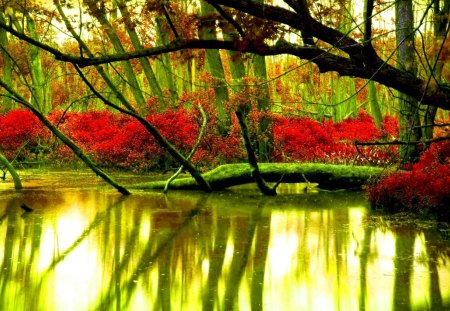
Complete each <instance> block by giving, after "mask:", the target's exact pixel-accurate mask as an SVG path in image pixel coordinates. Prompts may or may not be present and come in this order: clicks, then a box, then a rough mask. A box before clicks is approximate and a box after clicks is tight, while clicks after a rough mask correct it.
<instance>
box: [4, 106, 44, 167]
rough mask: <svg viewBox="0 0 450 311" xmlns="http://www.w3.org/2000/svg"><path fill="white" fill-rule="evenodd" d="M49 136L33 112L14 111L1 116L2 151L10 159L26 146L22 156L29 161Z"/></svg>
mask: <svg viewBox="0 0 450 311" xmlns="http://www.w3.org/2000/svg"><path fill="white" fill-rule="evenodd" d="M47 135H48V132H47V131H45V130H44V129H43V128H42V125H41V123H40V121H39V120H38V118H37V117H36V116H35V115H33V113H32V112H31V111H28V110H13V111H10V112H8V113H7V114H6V115H0V150H1V151H2V152H3V153H4V154H5V155H6V156H7V157H8V158H10V159H12V158H14V157H15V156H16V152H17V151H18V150H19V149H20V148H21V147H25V145H26V148H24V149H23V150H22V154H21V156H22V157H24V158H25V159H29V158H30V157H31V156H33V154H34V153H35V152H37V150H35V149H36V147H37V146H38V143H39V142H40V140H42V139H43V138H45V137H46V136H47ZM34 156H35V154H34Z"/></svg>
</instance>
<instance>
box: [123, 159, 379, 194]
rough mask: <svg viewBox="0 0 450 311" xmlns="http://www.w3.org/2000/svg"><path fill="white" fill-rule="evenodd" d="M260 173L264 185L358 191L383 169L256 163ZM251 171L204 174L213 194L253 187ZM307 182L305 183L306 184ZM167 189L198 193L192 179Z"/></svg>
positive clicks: (221, 169) (237, 168)
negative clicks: (281, 184)
mask: <svg viewBox="0 0 450 311" xmlns="http://www.w3.org/2000/svg"><path fill="white" fill-rule="evenodd" d="M258 165H259V169H260V171H261V174H262V176H263V177H264V179H265V180H266V181H267V182H278V181H279V180H280V179H282V182H284V183H300V182H311V183H318V184H319V188H321V189H328V190H335V189H355V188H356V189H360V188H361V187H362V186H363V185H365V184H367V183H368V182H369V181H370V180H371V179H372V178H376V177H378V176H380V175H381V174H382V173H383V172H384V171H385V169H383V168H380V167H371V166H350V165H334V164H320V163H259V164H258ZM251 171H252V170H251V167H250V165H249V164H247V163H239V164H225V165H221V166H218V167H217V168H215V169H213V170H211V171H209V172H206V173H204V174H203V177H204V178H205V180H206V181H207V182H208V183H209V184H210V185H211V188H212V189H213V190H216V191H217V190H223V189H225V188H228V187H231V186H237V185H242V184H248V183H253V182H254V179H253V177H252V175H251ZM305 178H306V180H305ZM165 184H166V181H165V180H161V181H152V182H147V183H140V184H136V185H132V186H130V188H132V189H141V190H145V189H164V186H165ZM170 189H178V190H182V189H184V190H199V189H201V188H200V187H199V186H198V185H197V183H196V182H195V180H194V179H193V178H191V177H185V178H180V179H176V180H174V181H172V183H171V184H170Z"/></svg>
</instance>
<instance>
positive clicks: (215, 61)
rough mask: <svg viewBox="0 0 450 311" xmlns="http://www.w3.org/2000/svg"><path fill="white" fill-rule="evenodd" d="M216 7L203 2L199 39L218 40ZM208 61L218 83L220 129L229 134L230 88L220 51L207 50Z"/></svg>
mask: <svg viewBox="0 0 450 311" xmlns="http://www.w3.org/2000/svg"><path fill="white" fill-rule="evenodd" d="M214 13H215V10H214V7H212V6H211V5H210V4H208V3H206V2H204V1H202V2H201V9H200V18H201V23H200V27H199V30H198V32H199V37H200V39H204V40H216V39H217V34H216V25H215V20H216V19H215V16H214V15H213V14H214ZM206 59H207V64H208V68H209V72H210V73H211V75H212V76H213V78H214V79H216V81H215V82H214V84H215V85H214V93H215V97H216V105H217V115H218V119H219V128H220V132H221V133H222V134H226V133H228V131H229V129H230V124H231V121H230V115H229V113H228V112H227V110H226V109H225V106H224V104H225V102H227V101H228V100H229V97H228V88H227V85H226V84H225V71H224V69H223V65H222V59H221V58H220V53H219V51H218V50H209V49H208V50H206Z"/></svg>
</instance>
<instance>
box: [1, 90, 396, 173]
mask: <svg viewBox="0 0 450 311" xmlns="http://www.w3.org/2000/svg"><path fill="white" fill-rule="evenodd" d="M210 95H211V94H210V92H209V91H202V92H196V93H190V94H186V95H184V96H183V97H182V100H180V103H179V107H178V109H176V110H170V109H169V110H167V111H164V112H158V111H156V110H155V111H153V112H152V113H151V114H149V115H148V116H147V117H146V119H147V120H148V121H149V122H150V123H151V124H153V125H154V126H155V127H156V128H157V129H158V130H159V131H160V132H161V134H162V135H163V136H164V137H166V138H167V140H168V141H169V142H170V143H171V144H173V145H174V146H175V147H176V148H177V149H179V150H180V151H181V152H182V153H183V154H184V155H188V154H189V153H190V151H191V149H192V148H193V146H194V145H195V143H196V140H197V136H198V133H199V130H200V127H201V124H202V121H203V117H202V115H201V113H200V111H199V109H198V108H197V107H198V105H201V106H202V107H203V109H204V110H205V112H206V114H207V126H206V134H205V136H204V137H203V138H202V140H201V143H200V146H199V148H198V150H197V152H196V153H195V155H194V156H193V158H192V161H193V162H194V163H195V164H196V165H198V166H199V167H201V168H204V169H207V168H213V167H215V166H217V165H220V164H223V163H235V162H244V161H246V158H247V155H246V151H245V149H244V148H243V144H242V139H241V133H240V128H239V124H238V122H237V118H236V117H235V115H234V114H233V113H231V114H230V116H231V117H230V122H231V125H230V128H229V130H228V132H226V133H223V132H221V131H220V129H219V127H218V126H217V124H218V122H219V120H218V117H217V109H216V108H215V107H214V106H213V105H212V104H211V101H210V100H209V99H208V98H209V96H210ZM5 117H7V119H8V120H9V121H8V120H6V121H2V123H1V124H2V127H3V128H4V129H3V130H2V131H1V133H2V135H3V136H2V138H1V140H0V143H1V146H2V148H3V149H8V150H11V151H14V150H17V149H18V148H19V145H20V144H21V143H20V142H21V141H22V142H23V141H29V140H30V141H33V140H36V139H39V137H41V136H42V135H41V134H40V133H41V131H43V130H42V125H41V124H40V123H39V122H38V120H37V119H36V118H35V117H34V116H33V115H32V114H31V113H30V112H27V111H16V112H11V113H10V114H8V115H7V116H2V118H5ZM48 118H49V119H50V121H51V122H53V124H55V125H56V126H57V127H58V128H59V129H60V130H61V131H62V132H63V133H65V134H66V135H67V136H68V137H70V138H71V139H72V140H73V141H74V142H75V143H77V144H78V145H79V146H80V147H81V148H82V149H83V150H85V152H86V153H88V154H89V155H90V156H91V157H92V158H93V159H94V160H95V161H96V162H97V163H98V164H100V165H102V166H107V167H116V168H124V169H133V170H157V169H168V168H170V167H173V166H177V165H178V163H176V162H175V161H174V160H173V159H172V157H171V156H170V155H169V154H168V153H167V152H166V151H165V150H163V149H162V148H161V147H160V146H159V145H158V144H157V143H156V141H155V139H154V138H153V137H152V136H151V135H150V134H149V133H148V131H147V130H146V129H145V128H144V127H143V126H142V125H141V124H140V123H139V122H138V121H137V120H135V119H133V118H130V117H127V116H123V115H121V114H116V113H113V112H111V111H108V110H100V111H87V112H83V113H80V112H65V113H63V112H62V111H54V112H52V113H51V114H50V115H48ZM18 119H20V121H18ZM262 119H265V120H268V121H269V124H271V125H270V126H271V129H272V131H273V146H270V149H271V150H272V152H273V154H272V159H274V160H275V161H279V162H289V161H298V162H325V163H338V164H373V165H381V164H384V163H386V162H388V161H389V160H390V159H392V157H393V156H394V155H395V152H396V150H391V149H392V148H395V147H389V148H391V149H389V148H387V147H377V146H369V147H363V146H360V147H359V150H357V149H356V148H355V145H354V141H355V140H357V141H363V142H364V141H372V140H377V139H381V138H383V137H386V136H388V135H390V137H395V136H396V135H397V132H396V131H398V129H397V128H396V124H395V123H394V122H393V121H392V119H388V118H385V121H384V122H383V128H382V129H381V130H379V129H377V128H376V127H375V126H374V124H373V120H372V118H371V117H370V116H369V115H367V113H365V112H364V111H360V112H359V113H358V116H357V117H356V118H351V119H347V120H345V121H343V122H340V123H336V124H335V123H333V122H331V121H326V122H318V121H315V120H312V119H310V118H306V117H288V116H283V115H280V114H273V113H261V112H258V111H255V110H251V111H249V114H248V122H247V123H248V128H249V131H250V133H249V134H250V136H251V138H252V139H253V140H254V141H255V142H258V141H261V140H266V141H268V142H269V143H270V142H271V140H270V135H269V132H270V130H269V131H268V132H265V133H260V132H259V129H258V125H259V124H260V121H261V120H262ZM8 126H9V127H8ZM44 132H45V131H44ZM27 135H28V136H27ZM40 135H41V136H40ZM30 146H31V145H30ZM51 146H52V148H53V152H52V153H51V154H50V155H49V158H51V159H52V160H53V161H57V162H60V163H66V162H67V161H72V160H73V159H74V158H75V157H74V156H73V154H72V152H71V151H70V150H69V149H68V148H67V147H65V146H64V145H62V144H61V143H59V142H58V141H57V140H56V139H52V140H51ZM256 147H257V144H256V143H255V148H256ZM383 148H384V149H383Z"/></svg>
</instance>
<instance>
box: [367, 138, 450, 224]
mask: <svg viewBox="0 0 450 311" xmlns="http://www.w3.org/2000/svg"><path fill="white" fill-rule="evenodd" d="M368 196H369V201H370V202H371V204H372V206H374V207H375V208H383V209H388V210H390V211H393V212H398V211H413V212H423V213H432V214H435V215H437V217H438V218H440V219H444V220H447V221H448V220H450V213H449V211H448V202H450V141H443V142H439V143H435V144H433V145H432V146H431V147H430V149H429V150H427V151H426V152H425V153H424V154H423V155H422V157H421V159H420V161H419V162H418V163H416V164H415V165H413V167H412V171H410V172H396V173H393V174H391V175H389V176H386V177H384V178H382V179H381V180H380V181H379V182H378V183H377V184H375V185H372V186H370V187H368Z"/></svg>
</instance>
